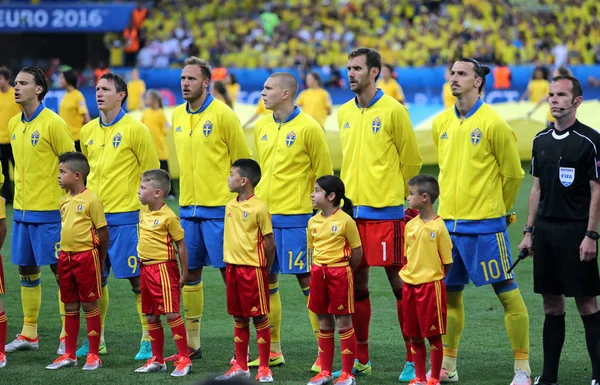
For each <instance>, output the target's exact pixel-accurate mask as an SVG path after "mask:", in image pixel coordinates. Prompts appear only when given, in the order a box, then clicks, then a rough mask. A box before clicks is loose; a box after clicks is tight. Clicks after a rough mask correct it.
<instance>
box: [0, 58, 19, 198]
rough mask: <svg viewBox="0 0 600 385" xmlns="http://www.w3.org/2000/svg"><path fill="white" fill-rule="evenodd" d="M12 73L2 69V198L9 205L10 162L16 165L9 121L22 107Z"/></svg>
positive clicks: (0, 77) (0, 156) (10, 191)
mask: <svg viewBox="0 0 600 385" xmlns="http://www.w3.org/2000/svg"><path fill="white" fill-rule="evenodd" d="M11 77H12V73H11V72H10V70H9V69H8V68H6V67H0V161H1V163H2V173H3V175H4V185H3V186H2V196H3V197H4V199H6V202H7V203H10V202H12V201H13V189H12V182H11V181H10V174H9V171H10V170H9V162H10V163H12V164H13V166H14V165H15V158H14V157H13V153H12V147H11V146H10V135H9V134H8V121H9V120H10V119H11V118H12V117H13V116H15V115H17V114H18V113H19V112H21V106H20V105H19V104H17V103H15V90H14V88H12V87H11V86H10V81H11Z"/></svg>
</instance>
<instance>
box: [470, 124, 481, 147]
mask: <svg viewBox="0 0 600 385" xmlns="http://www.w3.org/2000/svg"><path fill="white" fill-rule="evenodd" d="M482 137H483V133H482V132H481V130H480V129H479V128H476V129H474V130H473V131H471V144H473V146H477V145H478V144H479V142H481V138H482Z"/></svg>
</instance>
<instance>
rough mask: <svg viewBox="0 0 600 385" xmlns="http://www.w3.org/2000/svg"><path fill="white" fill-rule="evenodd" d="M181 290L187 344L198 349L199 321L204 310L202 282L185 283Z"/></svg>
mask: <svg viewBox="0 0 600 385" xmlns="http://www.w3.org/2000/svg"><path fill="white" fill-rule="evenodd" d="M182 291H183V308H184V309H185V330H186V331H187V340H188V346H189V347H190V348H192V349H194V350H198V349H200V321H201V319H202V312H203V311H204V283H203V282H202V281H199V282H192V283H186V284H185V286H183V290H182Z"/></svg>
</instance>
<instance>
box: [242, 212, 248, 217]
mask: <svg viewBox="0 0 600 385" xmlns="http://www.w3.org/2000/svg"><path fill="white" fill-rule="evenodd" d="M242 217H244V219H248V212H247V211H244V213H243V214H242Z"/></svg>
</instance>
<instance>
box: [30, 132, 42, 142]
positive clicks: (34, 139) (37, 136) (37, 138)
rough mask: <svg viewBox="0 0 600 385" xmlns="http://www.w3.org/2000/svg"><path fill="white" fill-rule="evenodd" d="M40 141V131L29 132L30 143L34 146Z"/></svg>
mask: <svg viewBox="0 0 600 385" xmlns="http://www.w3.org/2000/svg"><path fill="white" fill-rule="evenodd" d="M39 141H40V133H39V132H38V130H35V131H34V132H33V134H31V145H32V146H35V145H36V144H38V142H39Z"/></svg>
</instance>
